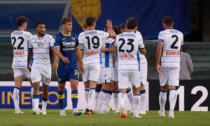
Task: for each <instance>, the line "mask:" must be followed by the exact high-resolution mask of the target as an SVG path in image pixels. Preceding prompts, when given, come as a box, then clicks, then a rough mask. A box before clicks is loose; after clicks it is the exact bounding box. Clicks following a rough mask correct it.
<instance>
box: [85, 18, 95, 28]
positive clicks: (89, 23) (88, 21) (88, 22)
mask: <svg viewBox="0 0 210 126" xmlns="http://www.w3.org/2000/svg"><path fill="white" fill-rule="evenodd" d="M86 25H87V27H93V28H94V29H95V27H96V18H95V17H88V18H87V19H86Z"/></svg>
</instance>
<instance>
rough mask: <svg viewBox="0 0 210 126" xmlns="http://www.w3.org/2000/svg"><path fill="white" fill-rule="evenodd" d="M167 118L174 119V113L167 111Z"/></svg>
mask: <svg viewBox="0 0 210 126" xmlns="http://www.w3.org/2000/svg"><path fill="white" fill-rule="evenodd" d="M168 114H169V118H171V119H175V116H174V111H169V113H168Z"/></svg>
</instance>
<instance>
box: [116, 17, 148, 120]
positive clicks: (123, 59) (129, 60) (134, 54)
mask: <svg viewBox="0 0 210 126" xmlns="http://www.w3.org/2000/svg"><path fill="white" fill-rule="evenodd" d="M137 28H138V21H137V20H136V19H135V18H129V19H128V20H127V31H126V32H123V33H121V34H119V35H117V37H116V46H117V52H118V60H119V61H118V71H119V72H118V88H119V93H118V99H119V108H120V113H121V117H122V118H126V117H127V115H126V112H125V107H124V96H125V93H126V89H127V88H128V87H129V86H130V83H131V85H132V86H133V93H134V96H133V117H134V118H141V116H139V115H138V108H139V102H140V92H139V87H140V83H141V78H140V72H139V71H140V61H139V56H138V55H139V50H140V52H141V53H142V54H146V49H145V46H144V44H143V40H142V39H140V38H139V36H137V35H136V33H135V32H136V30H137Z"/></svg>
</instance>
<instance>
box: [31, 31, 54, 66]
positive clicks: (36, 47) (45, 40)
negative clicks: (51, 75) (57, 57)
mask: <svg viewBox="0 0 210 126" xmlns="http://www.w3.org/2000/svg"><path fill="white" fill-rule="evenodd" d="M54 43H55V40H54V38H53V37H52V36H51V35H48V34H45V36H44V37H38V36H37V35H32V37H31V39H30V41H29V48H33V54H34V56H33V59H34V61H33V65H32V68H33V67H34V68H43V67H51V64H50V47H51V48H52V47H54Z"/></svg>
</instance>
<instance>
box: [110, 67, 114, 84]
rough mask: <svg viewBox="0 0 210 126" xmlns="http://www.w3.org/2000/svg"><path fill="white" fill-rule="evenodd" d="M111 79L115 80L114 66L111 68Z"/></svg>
mask: <svg viewBox="0 0 210 126" xmlns="http://www.w3.org/2000/svg"><path fill="white" fill-rule="evenodd" d="M111 80H112V81H114V67H113V68H111Z"/></svg>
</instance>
